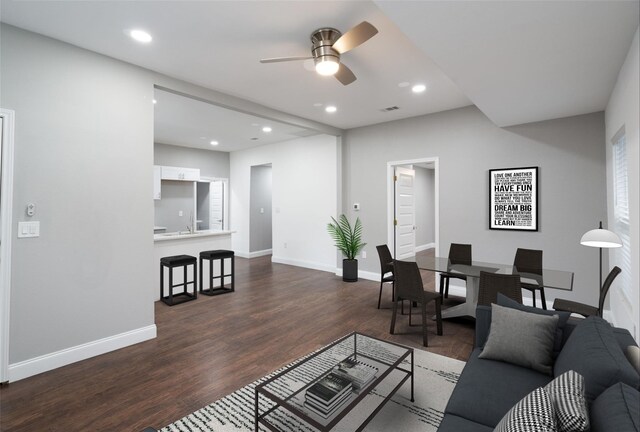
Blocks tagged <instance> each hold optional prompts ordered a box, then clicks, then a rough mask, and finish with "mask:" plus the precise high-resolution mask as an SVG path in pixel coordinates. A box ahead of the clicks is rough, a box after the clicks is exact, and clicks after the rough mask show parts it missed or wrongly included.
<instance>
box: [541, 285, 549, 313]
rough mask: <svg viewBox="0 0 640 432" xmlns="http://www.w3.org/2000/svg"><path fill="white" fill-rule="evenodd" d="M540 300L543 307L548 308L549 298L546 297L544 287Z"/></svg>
mask: <svg viewBox="0 0 640 432" xmlns="http://www.w3.org/2000/svg"><path fill="white" fill-rule="evenodd" d="M540 302H541V303H542V309H544V310H547V299H545V298H544V287H542V288H540Z"/></svg>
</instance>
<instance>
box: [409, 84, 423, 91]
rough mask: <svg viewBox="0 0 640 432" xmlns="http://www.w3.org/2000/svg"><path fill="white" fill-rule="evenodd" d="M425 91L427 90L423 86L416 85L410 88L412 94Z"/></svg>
mask: <svg viewBox="0 0 640 432" xmlns="http://www.w3.org/2000/svg"><path fill="white" fill-rule="evenodd" d="M426 89H427V86H426V85H424V84H416V85H414V86H413V87H411V91H412V92H414V93H422V92H423V91H425V90H426Z"/></svg>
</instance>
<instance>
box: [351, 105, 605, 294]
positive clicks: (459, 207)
mask: <svg viewBox="0 0 640 432" xmlns="http://www.w3.org/2000/svg"><path fill="white" fill-rule="evenodd" d="M603 140H604V116H603V113H594V114H587V115H582V116H576V117H569V118H564V119H558V120H550V121H545V122H538V123H531V124H525V125H520V126H513V127H509V128H499V127H497V126H496V125H494V124H493V123H492V122H491V121H490V120H489V119H487V118H486V116H485V115H484V114H482V112H480V110H478V109H477V108H475V107H467V108H461V109H457V110H452V111H446V112H442V113H437V114H431V115H426V116H421V117H415V118H410V119H405V120H398V121H393V122H388V123H384V124H379V125H373V126H367V127H362V128H358V129H352V130H349V131H347V133H346V135H345V137H344V138H343V152H344V165H343V169H344V172H345V181H344V190H343V196H344V198H343V202H344V204H345V208H349V206H348V205H347V204H348V203H353V202H359V203H361V207H362V209H361V210H360V212H358V216H360V219H361V220H362V223H363V226H364V232H363V237H364V240H365V241H366V242H367V243H368V244H369V245H374V244H383V243H386V242H387V223H388V221H387V212H386V206H387V201H386V198H385V194H386V188H387V181H388V179H387V162H389V161H399V160H413V159H421V158H430V157H438V158H439V184H440V191H439V192H440V193H439V200H440V206H439V208H440V215H439V221H440V237H439V240H440V242H439V248H440V250H439V251H438V252H439V255H440V256H446V255H447V253H448V250H449V245H450V244H451V243H452V242H456V243H471V244H473V253H474V258H476V259H478V260H481V261H486V262H498V263H511V262H513V258H514V255H515V251H516V249H517V248H518V247H524V248H532V249H542V250H543V251H544V265H545V266H546V267H547V268H556V269H561V270H571V271H574V272H575V281H574V290H573V291H572V292H565V291H558V290H551V289H549V290H546V293H547V300H548V301H553V299H554V298H555V297H562V298H568V299H571V300H576V301H582V302H586V303H590V304H596V302H597V299H598V267H597V262H598V261H597V260H598V256H597V253H596V251H594V250H593V248H588V247H584V246H581V245H580V237H581V236H582V234H583V233H585V232H586V231H587V230H589V229H591V228H592V227H594V226H595V225H596V224H597V223H598V221H600V220H602V221H605V222H606V219H607V217H606V216H607V215H606V195H605V194H606V187H605V183H606V176H605V152H604V149H603V148H602V142H603ZM521 166H538V167H540V171H539V177H540V181H539V190H540V198H539V199H540V201H539V207H540V214H539V218H540V225H539V231H538V232H518V231H495V230H489V222H488V218H489V207H488V205H489V204H488V202H489V173H488V171H489V170H490V169H492V168H509V167H521ZM350 213H351V215H352V216H353V212H350ZM359 262H360V263H359V265H360V269H361V270H365V271H369V272H379V263H378V260H377V257H376V256H375V254H374V255H369V256H368V257H367V259H360V260H359Z"/></svg>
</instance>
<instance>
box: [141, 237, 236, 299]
mask: <svg viewBox="0 0 640 432" xmlns="http://www.w3.org/2000/svg"><path fill="white" fill-rule="evenodd" d="M232 233H233V231H226V230H225V231H215V230H206V231H196V232H194V233H190V232H188V231H186V232H180V233H177V232H174V233H162V234H154V236H153V243H154V248H153V249H154V260H155V263H156V271H155V276H154V280H155V283H154V287H155V296H154V298H155V299H156V300H160V271H159V267H160V258H162V257H166V256H172V255H191V256H194V257H196V258H199V256H200V252H202V251H207V250H214V249H227V250H231V234H232ZM216 264H217V263H216ZM199 265H200V263H199V262H198V266H199ZM205 267H207V268H206V269H205V272H204V275H203V276H204V283H205V286H208V285H207V280H208V279H207V275H208V273H209V269H208V266H205ZM214 270H215V271H217V270H218V269H217V267H216V268H215V269H214ZM190 272H191V270H189V273H190ZM182 276H183V274H182V271H177V270H176V271H175V272H174V284H177V283H181V282H182ZM187 277H188V278H189V280H190V278H191V276H190V274H189V276H187ZM196 279H198V277H197V275H196ZM167 280H168V279H167V278H166V277H165V284H166V283H167ZM190 288H191V287H190ZM198 290H200V287H199V286H198ZM167 293H168V287H167V286H165V295H167Z"/></svg>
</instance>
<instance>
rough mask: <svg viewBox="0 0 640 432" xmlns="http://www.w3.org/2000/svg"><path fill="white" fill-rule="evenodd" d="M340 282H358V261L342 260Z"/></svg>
mask: <svg viewBox="0 0 640 432" xmlns="http://www.w3.org/2000/svg"><path fill="white" fill-rule="evenodd" d="M342 280H343V281H345V282H358V260H357V259H352V260H350V259H343V260H342Z"/></svg>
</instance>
